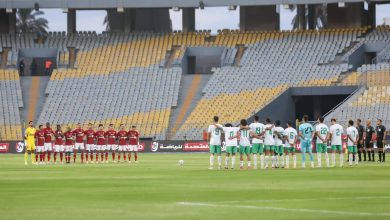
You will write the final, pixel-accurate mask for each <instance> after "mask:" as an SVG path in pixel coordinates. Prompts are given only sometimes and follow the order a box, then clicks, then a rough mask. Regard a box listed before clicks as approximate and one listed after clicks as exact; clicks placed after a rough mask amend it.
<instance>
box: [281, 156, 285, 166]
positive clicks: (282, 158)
mask: <svg viewBox="0 0 390 220" xmlns="http://www.w3.org/2000/svg"><path fill="white" fill-rule="evenodd" d="M280 160H281V162H282V167H284V155H282V156H280Z"/></svg>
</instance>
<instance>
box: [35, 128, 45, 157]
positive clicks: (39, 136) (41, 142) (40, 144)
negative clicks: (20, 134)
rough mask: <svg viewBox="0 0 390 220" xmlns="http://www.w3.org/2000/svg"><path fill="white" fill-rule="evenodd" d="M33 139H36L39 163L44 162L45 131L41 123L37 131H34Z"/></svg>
mask: <svg viewBox="0 0 390 220" xmlns="http://www.w3.org/2000/svg"><path fill="white" fill-rule="evenodd" d="M35 140H36V141H37V143H36V146H37V154H39V164H44V158H43V157H44V154H43V152H44V148H45V131H44V129H43V125H39V127H38V131H37V132H36V133H35Z"/></svg>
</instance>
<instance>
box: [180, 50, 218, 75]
mask: <svg viewBox="0 0 390 220" xmlns="http://www.w3.org/2000/svg"><path fill="white" fill-rule="evenodd" d="M223 52H224V47H189V48H187V49H186V51H185V53H184V56H183V60H182V69H183V73H184V74H195V73H202V74H210V73H212V72H211V70H212V68H213V67H221V63H222V59H223V58H222V54H223Z"/></svg>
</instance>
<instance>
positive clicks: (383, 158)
mask: <svg viewBox="0 0 390 220" xmlns="http://www.w3.org/2000/svg"><path fill="white" fill-rule="evenodd" d="M385 161H386V153H385V152H383V154H382V162H385Z"/></svg>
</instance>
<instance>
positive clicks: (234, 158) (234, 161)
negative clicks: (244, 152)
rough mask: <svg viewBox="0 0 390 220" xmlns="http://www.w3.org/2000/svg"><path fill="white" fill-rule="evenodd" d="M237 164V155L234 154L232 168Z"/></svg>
mask: <svg viewBox="0 0 390 220" xmlns="http://www.w3.org/2000/svg"><path fill="white" fill-rule="evenodd" d="M235 164H236V156H232V168H234V165H235Z"/></svg>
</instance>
